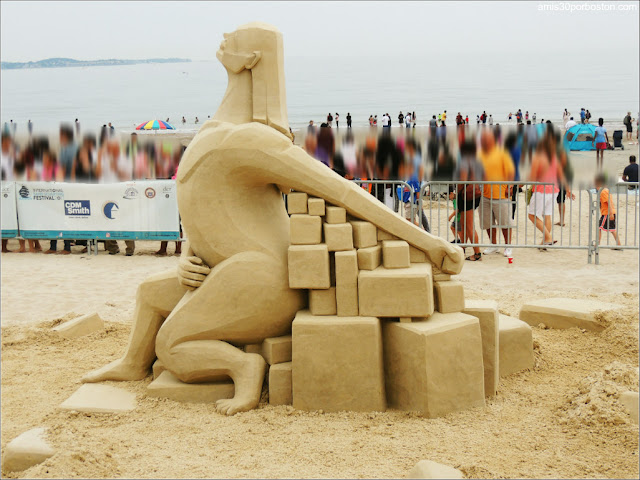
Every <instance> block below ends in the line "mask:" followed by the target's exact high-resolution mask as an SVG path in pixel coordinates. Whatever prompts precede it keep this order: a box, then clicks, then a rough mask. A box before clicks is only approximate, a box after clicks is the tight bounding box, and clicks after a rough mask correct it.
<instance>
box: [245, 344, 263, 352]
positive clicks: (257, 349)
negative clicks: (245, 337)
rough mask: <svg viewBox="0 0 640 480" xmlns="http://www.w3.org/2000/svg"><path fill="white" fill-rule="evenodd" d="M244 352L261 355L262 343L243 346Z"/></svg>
mask: <svg viewBox="0 0 640 480" xmlns="http://www.w3.org/2000/svg"><path fill="white" fill-rule="evenodd" d="M244 352H245V353H257V354H258V355H262V343H250V344H249V345H245V346H244Z"/></svg>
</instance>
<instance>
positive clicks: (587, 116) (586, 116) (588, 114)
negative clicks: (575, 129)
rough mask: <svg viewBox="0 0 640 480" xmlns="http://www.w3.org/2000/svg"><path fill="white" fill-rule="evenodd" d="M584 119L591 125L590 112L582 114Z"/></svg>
mask: <svg viewBox="0 0 640 480" xmlns="http://www.w3.org/2000/svg"><path fill="white" fill-rule="evenodd" d="M584 118H585V119H586V121H587V123H591V112H590V111H589V110H587V111H586V113H585V114H584Z"/></svg>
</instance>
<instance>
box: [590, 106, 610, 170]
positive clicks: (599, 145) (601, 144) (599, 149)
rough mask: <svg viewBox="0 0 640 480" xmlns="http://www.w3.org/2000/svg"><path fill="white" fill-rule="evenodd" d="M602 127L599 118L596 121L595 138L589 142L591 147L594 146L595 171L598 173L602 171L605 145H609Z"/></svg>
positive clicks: (605, 131) (602, 121) (607, 136)
mask: <svg viewBox="0 0 640 480" xmlns="http://www.w3.org/2000/svg"><path fill="white" fill-rule="evenodd" d="M603 125H604V119H603V118H602V117H600V118H599V119H598V126H597V127H596V132H595V133H596V135H595V138H594V139H593V140H591V145H593V144H595V146H596V169H597V170H598V171H601V170H602V165H603V163H604V151H605V150H606V149H607V144H608V143H609V135H607V129H606V128H604V126H603Z"/></svg>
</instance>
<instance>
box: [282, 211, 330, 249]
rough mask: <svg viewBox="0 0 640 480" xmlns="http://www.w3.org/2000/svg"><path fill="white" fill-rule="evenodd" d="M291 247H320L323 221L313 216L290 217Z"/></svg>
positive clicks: (297, 215) (299, 215) (295, 215)
mask: <svg viewBox="0 0 640 480" xmlns="http://www.w3.org/2000/svg"><path fill="white" fill-rule="evenodd" d="M290 223H291V228H290V230H289V235H290V236H289V239H290V241H291V245H318V244H319V243H322V219H321V218H320V217H316V216H313V215H301V214H294V215H291V217H290Z"/></svg>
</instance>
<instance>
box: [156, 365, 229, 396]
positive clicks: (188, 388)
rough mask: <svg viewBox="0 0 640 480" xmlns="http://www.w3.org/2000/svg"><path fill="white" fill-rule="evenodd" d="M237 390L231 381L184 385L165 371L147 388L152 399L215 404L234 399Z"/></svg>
mask: <svg viewBox="0 0 640 480" xmlns="http://www.w3.org/2000/svg"><path fill="white" fill-rule="evenodd" d="M234 392H235V388H234V385H233V382H232V381H231V379H229V380H227V381H221V382H207V383H184V382H181V381H180V380H178V379H177V378H176V377H175V376H174V375H173V374H172V373H171V372H170V371H169V370H165V371H164V372H162V373H161V374H160V376H159V377H158V378H156V379H155V380H154V381H153V382H151V383H150V384H149V386H148V387H147V395H149V396H150V397H161V398H169V399H171V400H174V401H176V402H185V403H215V402H217V401H218V400H220V399H222V398H233V395H234Z"/></svg>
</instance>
